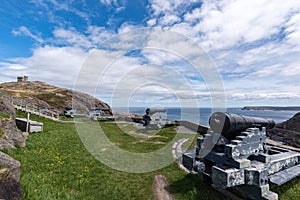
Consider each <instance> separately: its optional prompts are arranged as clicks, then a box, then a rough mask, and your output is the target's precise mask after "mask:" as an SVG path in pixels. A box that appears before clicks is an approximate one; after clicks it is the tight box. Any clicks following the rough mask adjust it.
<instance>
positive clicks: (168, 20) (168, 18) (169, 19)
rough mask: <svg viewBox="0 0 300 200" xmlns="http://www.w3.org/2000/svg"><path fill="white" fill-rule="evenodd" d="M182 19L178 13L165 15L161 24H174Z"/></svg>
mask: <svg viewBox="0 0 300 200" xmlns="http://www.w3.org/2000/svg"><path fill="white" fill-rule="evenodd" d="M179 21H180V18H179V17H177V16H176V15H165V16H163V17H162V19H161V21H160V24H161V25H172V24H175V23H177V22H179Z"/></svg>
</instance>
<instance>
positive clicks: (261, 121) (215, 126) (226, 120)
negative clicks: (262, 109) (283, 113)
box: [209, 112, 275, 139]
mask: <svg viewBox="0 0 300 200" xmlns="http://www.w3.org/2000/svg"><path fill="white" fill-rule="evenodd" d="M209 126H210V128H211V129H212V130H213V131H214V132H216V133H220V134H222V135H223V136H224V137H226V138H227V139H233V138H234V137H235V136H236V134H238V133H239V132H240V131H243V130H246V129H247V128H250V127H257V126H261V127H266V128H273V127H274V126H275V122H274V120H272V119H269V118H261V117H249V116H245V115H239V114H229V113H226V112H215V113H213V114H212V115H211V116H210V118H209Z"/></svg>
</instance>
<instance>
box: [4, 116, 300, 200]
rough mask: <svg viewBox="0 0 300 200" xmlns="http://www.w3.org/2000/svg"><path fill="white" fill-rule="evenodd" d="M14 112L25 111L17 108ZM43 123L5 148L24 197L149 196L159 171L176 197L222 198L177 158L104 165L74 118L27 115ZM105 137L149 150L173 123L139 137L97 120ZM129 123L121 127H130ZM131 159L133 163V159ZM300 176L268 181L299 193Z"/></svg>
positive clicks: (294, 195)
mask: <svg viewBox="0 0 300 200" xmlns="http://www.w3.org/2000/svg"><path fill="white" fill-rule="evenodd" d="M17 114H18V115H19V116H20V115H21V116H22V115H23V116H24V113H21V112H18V113H17ZM31 119H32V120H37V121H41V122H43V123H44V131H43V132H41V133H32V134H30V135H29V137H28V139H27V146H26V147H25V148H17V149H14V150H6V151H5V152H6V153H8V154H9V155H11V156H12V157H13V158H15V159H16V160H19V161H20V162H21V163H22V166H21V183H22V186H23V192H24V199H110V200H112V199H154V196H153V192H152V184H153V179H154V176H155V175H157V174H163V175H165V176H166V177H167V180H168V182H169V184H170V191H171V193H172V194H173V195H174V197H175V198H176V199H226V197H224V196H223V195H221V194H219V193H218V192H216V191H214V190H213V189H212V188H211V187H209V186H207V185H205V184H203V183H202V182H201V177H200V175H191V174H186V173H185V172H183V171H182V170H180V169H179V168H178V165H177V163H176V162H174V163H172V164H171V165H169V166H168V167H165V168H163V169H160V170H158V171H154V172H150V173H141V174H134V173H125V172H121V171H117V170H114V169H111V168H109V167H107V166H106V165H104V164H102V163H101V162H99V161H98V160H96V159H95V158H94V157H93V156H91V155H90V153H89V152H88V151H87V150H86V149H85V147H84V145H83V144H82V142H81V140H80V138H79V136H78V134H77V132H76V129H75V126H74V124H72V123H59V122H54V121H51V120H48V119H43V118H39V117H36V116H31ZM100 123H101V126H102V127H103V129H106V133H107V136H108V138H109V139H110V140H111V141H112V142H114V143H116V144H118V146H119V147H120V148H123V149H125V150H128V151H132V152H148V151H154V150H156V149H159V148H162V146H164V144H159V143H158V144H154V143H151V142H164V143H167V142H168V141H171V140H172V138H173V137H174V133H175V131H174V129H173V128H166V129H164V130H163V131H162V132H160V133H158V134H159V135H161V136H163V137H161V138H153V141H151V140H152V139H151V140H149V141H150V142H149V141H147V142H140V141H141V139H142V138H141V137H140V136H133V135H128V134H125V133H123V132H122V131H121V130H120V129H119V128H118V127H117V126H116V125H115V124H112V123H104V122H100ZM133 128H134V127H130V126H128V127H125V129H128V130H129V131H130V130H132V129H133ZM134 164H135V163H132V165H134ZM299 181H300V179H299V178H298V179H295V180H293V181H291V182H289V183H287V184H285V185H283V187H280V188H278V187H275V186H272V187H271V189H272V191H275V192H278V193H279V194H280V199H300V198H299V197H300V191H299V188H300V182H299Z"/></svg>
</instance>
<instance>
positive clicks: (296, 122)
mask: <svg viewBox="0 0 300 200" xmlns="http://www.w3.org/2000/svg"><path fill="white" fill-rule="evenodd" d="M267 135H268V136H269V137H270V138H271V139H272V140H275V141H280V142H283V143H285V144H287V145H289V146H294V147H297V148H300V112H299V113H297V114H295V115H294V116H293V117H292V118H291V119H289V120H287V121H285V122H282V123H280V124H277V125H276V126H275V127H274V128H273V129H271V130H268V131H267Z"/></svg>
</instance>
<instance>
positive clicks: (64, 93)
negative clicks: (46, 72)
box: [0, 81, 111, 113]
mask: <svg viewBox="0 0 300 200" xmlns="http://www.w3.org/2000/svg"><path fill="white" fill-rule="evenodd" d="M0 94H2V95H6V96H9V97H13V100H14V101H18V102H22V104H23V105H24V104H25V105H28V106H31V107H35V108H41V107H46V108H50V109H52V110H53V111H55V112H62V111H63V110H64V109H65V107H76V108H77V109H78V110H81V111H82V112H87V111H88V110H89V109H91V108H110V107H109V105H108V104H106V103H105V102H103V101H100V100H98V99H96V98H94V97H92V96H90V95H88V94H84V93H81V92H77V91H73V90H70V89H65V88H59V87H56V86H52V85H49V84H47V83H45V82H40V81H33V82H9V83H2V84H0ZM72 99H73V106H72ZM74 105H75V106H74ZM110 113H111V111H110Z"/></svg>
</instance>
